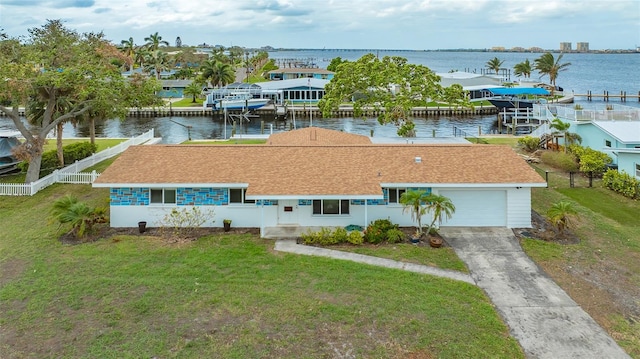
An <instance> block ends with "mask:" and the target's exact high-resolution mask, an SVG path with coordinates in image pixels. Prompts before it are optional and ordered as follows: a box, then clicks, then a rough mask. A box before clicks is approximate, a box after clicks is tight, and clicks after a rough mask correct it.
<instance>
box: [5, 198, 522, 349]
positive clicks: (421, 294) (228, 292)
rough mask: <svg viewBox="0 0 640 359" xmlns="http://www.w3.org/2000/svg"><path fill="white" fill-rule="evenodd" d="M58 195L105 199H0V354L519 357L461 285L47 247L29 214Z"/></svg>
mask: <svg viewBox="0 0 640 359" xmlns="http://www.w3.org/2000/svg"><path fill="white" fill-rule="evenodd" d="M66 193H73V194H74V195H76V196H77V197H79V198H80V199H81V200H83V201H86V202H87V203H88V204H90V205H98V204H102V203H103V202H104V200H105V199H106V198H107V197H108V190H107V189H92V188H91V187H90V186H88V185H53V186H51V187H48V188H46V189H45V190H43V191H42V192H40V193H38V194H37V195H35V196H33V197H21V198H12V197H10V198H6V199H7V200H5V199H4V198H3V200H2V201H0V227H1V228H3V230H2V232H1V233H0V312H2V313H3V315H2V317H1V318H0V327H1V328H2V337H3V340H2V343H0V357H23V356H32V357H106V358H108V357H114V358H115V357H224V358H249V357H278V358H299V357H306V358H321V357H335V356H351V355H353V356H356V357H380V358H384V357H388V358H391V357H411V356H412V355H415V356H416V357H445V358H453V357H476V358H477V357H491V358H523V356H524V355H523V353H522V351H521V349H520V348H519V346H518V344H517V343H516V341H515V340H514V339H513V338H510V337H509V334H508V330H507V328H506V327H505V325H504V324H503V323H502V322H501V320H500V319H499V317H498V315H497V313H496V312H495V310H494V309H493V307H492V305H491V304H490V303H489V301H488V299H487V297H486V296H485V295H484V294H483V292H482V291H481V290H480V289H479V288H477V287H475V286H472V285H469V284H467V283H462V282H457V281H452V280H448V279H443V278H436V277H432V276H428V275H420V274H416V273H410V272H404V271H400V270H393V269H388V268H379V267H374V266H369V265H364V264H358V263H352V262H348V261H340V260H333V259H329V258H322V257H309V256H299V255H293V254H284V253H277V252H273V250H272V247H273V243H272V242H271V241H268V240H263V239H260V238H256V237H254V236H251V235H211V236H207V237H203V238H201V239H199V240H197V241H194V242H189V243H183V244H167V243H166V242H165V241H163V240H161V239H159V238H154V237H146V236H119V237H117V238H115V239H109V240H101V241H98V242H94V243H88V244H83V245H77V246H65V245H61V244H60V243H59V242H58V241H57V239H56V237H57V234H56V227H55V226H53V225H47V221H46V219H45V218H43V217H42V215H43V214H46V213H48V211H49V209H50V206H51V203H52V202H53V201H54V200H55V199H56V198H59V197H60V196H63V195H65V194H66ZM25 213H37V214H40V215H25ZM406 256H409V254H406ZM25 333H28V335H24V334H25ZM116 353H117V354H116Z"/></svg>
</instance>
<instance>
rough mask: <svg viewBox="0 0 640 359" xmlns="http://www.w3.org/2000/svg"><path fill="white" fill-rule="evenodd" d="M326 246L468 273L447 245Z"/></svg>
mask: <svg viewBox="0 0 640 359" xmlns="http://www.w3.org/2000/svg"><path fill="white" fill-rule="evenodd" d="M326 248H328V249H336V250H340V251H345V252H352V253H358V254H364V255H370V256H374V257H382V258H388V259H393V260H396V261H400V262H408V263H415V264H422V265H428V266H432V267H437V268H441V269H450V270H456V271H460V272H464V273H469V270H468V268H467V266H466V265H465V264H464V262H463V261H461V260H460V258H458V256H457V255H456V254H455V252H454V251H453V249H452V248H448V247H441V248H431V247H418V246H415V245H413V244H409V243H398V244H389V245H380V246H368V245H362V246H353V245H344V246H330V247H326Z"/></svg>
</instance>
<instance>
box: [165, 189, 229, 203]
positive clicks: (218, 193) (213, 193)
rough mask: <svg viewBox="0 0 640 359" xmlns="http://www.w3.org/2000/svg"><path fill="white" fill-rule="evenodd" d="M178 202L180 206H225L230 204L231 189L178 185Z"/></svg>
mask: <svg viewBox="0 0 640 359" xmlns="http://www.w3.org/2000/svg"><path fill="white" fill-rule="evenodd" d="M176 204H177V205H178V206H224V205H227V204H229V189H228V188H193V187H182V188H180V187H178V188H177V190H176Z"/></svg>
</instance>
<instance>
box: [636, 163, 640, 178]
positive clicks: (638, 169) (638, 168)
mask: <svg viewBox="0 0 640 359" xmlns="http://www.w3.org/2000/svg"><path fill="white" fill-rule="evenodd" d="M636 177H640V164H638V163H636Z"/></svg>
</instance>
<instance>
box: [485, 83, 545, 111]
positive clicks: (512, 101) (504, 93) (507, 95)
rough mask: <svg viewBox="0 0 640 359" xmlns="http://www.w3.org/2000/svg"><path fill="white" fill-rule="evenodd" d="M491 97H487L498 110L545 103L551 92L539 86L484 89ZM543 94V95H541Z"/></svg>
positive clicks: (529, 106)
mask: <svg viewBox="0 0 640 359" xmlns="http://www.w3.org/2000/svg"><path fill="white" fill-rule="evenodd" d="M486 90H487V91H489V92H491V94H492V95H493V96H492V97H489V98H487V101H489V102H491V104H492V105H494V106H495V107H496V108H497V109H498V111H503V110H505V109H514V108H516V109H520V108H533V104H535V103H537V104H540V103H546V102H547V99H546V98H545V97H546V96H549V95H551V93H550V92H549V91H547V90H545V89H543V88H540V87H500V88H491V89H486ZM541 96H543V97H541Z"/></svg>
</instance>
